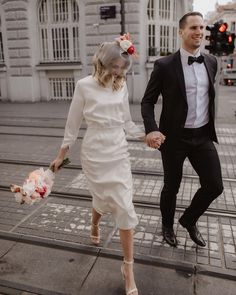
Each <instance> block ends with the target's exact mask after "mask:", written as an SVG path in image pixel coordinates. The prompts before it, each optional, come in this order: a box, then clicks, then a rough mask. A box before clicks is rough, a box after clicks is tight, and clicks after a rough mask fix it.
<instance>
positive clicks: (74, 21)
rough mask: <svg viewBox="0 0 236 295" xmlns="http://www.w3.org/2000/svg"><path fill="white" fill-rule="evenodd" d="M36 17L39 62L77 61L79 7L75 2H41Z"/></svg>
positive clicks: (44, 0)
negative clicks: (39, 52)
mask: <svg viewBox="0 0 236 295" xmlns="http://www.w3.org/2000/svg"><path fill="white" fill-rule="evenodd" d="M38 17H39V32H40V47H41V61H43V62H68V61H78V60H79V25H78V22H79V7H78V5H77V2H76V0H50V1H49V0H42V1H41V3H40V6H39V15H38Z"/></svg>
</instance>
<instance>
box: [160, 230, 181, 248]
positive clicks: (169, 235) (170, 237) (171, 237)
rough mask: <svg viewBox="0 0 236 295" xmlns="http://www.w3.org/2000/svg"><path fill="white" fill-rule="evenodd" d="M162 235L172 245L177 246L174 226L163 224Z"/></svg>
mask: <svg viewBox="0 0 236 295" xmlns="http://www.w3.org/2000/svg"><path fill="white" fill-rule="evenodd" d="M162 235H163V238H164V240H165V241H166V243H167V244H169V245H170V246H172V247H176V246H177V244H178V242H177V239H176V235H175V233H174V230H173V228H172V227H166V226H164V225H162Z"/></svg>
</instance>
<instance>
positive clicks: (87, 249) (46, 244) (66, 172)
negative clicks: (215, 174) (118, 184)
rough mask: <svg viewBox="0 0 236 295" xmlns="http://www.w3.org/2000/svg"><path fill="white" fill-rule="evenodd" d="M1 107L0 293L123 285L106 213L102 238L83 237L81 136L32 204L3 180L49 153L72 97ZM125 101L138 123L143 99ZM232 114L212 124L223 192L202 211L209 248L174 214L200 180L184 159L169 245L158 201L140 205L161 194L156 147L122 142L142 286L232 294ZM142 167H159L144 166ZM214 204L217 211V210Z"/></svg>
mask: <svg viewBox="0 0 236 295" xmlns="http://www.w3.org/2000/svg"><path fill="white" fill-rule="evenodd" d="M0 106H1V107H0V115H1V116H0V142H1V143H0V151H1V153H0V170H1V179H0V187H1V188H2V190H1V191H0V200H1V203H0V294H14V295H15V294H21V295H23V294H24V295H26V294H42V295H44V294H50V295H54V294H55V295H56V294H64V295H74V294H76V295H78V294H79V295H85V294H88V295H90V294H91V295H92V294H94V295H95V294H96V295H108V294H109V295H111V294H114V295H116V294H117V295H118V294H125V293H124V285H123V281H122V277H121V273H120V265H121V261H122V257H121V254H122V253H121V249H120V244H119V239H118V232H117V229H116V228H115V227H114V223H113V221H112V219H111V217H110V216H105V217H104V219H103V222H102V224H101V234H102V241H101V247H94V246H91V244H90V240H89V230H90V208H91V197H90V195H89V192H88V188H87V185H86V183H85V181H84V176H83V173H82V172H81V170H79V165H80V162H79V160H78V155H77V153H78V149H79V148H80V143H81V139H79V140H78V145H77V146H75V147H74V148H73V149H72V151H71V155H70V158H71V160H72V163H73V165H74V166H75V167H74V168H73V165H71V167H67V168H66V169H63V170H62V171H61V172H60V174H58V177H57V179H56V182H55V186H54V188H53V193H52V195H51V196H50V197H48V198H47V199H45V200H43V201H41V202H40V203H38V204H35V205H34V206H21V205H19V204H17V203H16V202H15V200H14V198H13V196H12V194H11V193H10V192H9V190H8V189H7V185H8V184H9V183H12V182H15V183H19V184H20V183H22V181H23V179H24V178H25V176H26V175H27V173H28V172H29V171H31V170H33V169H35V166H34V165H33V163H35V165H37V163H45V165H46V163H49V162H50V160H51V159H52V157H53V155H54V154H55V151H56V149H57V147H58V145H59V144H60V141H61V137H62V135H63V128H64V124H65V119H66V115H67V112H68V108H69V103H68V102H59V103H58V102H50V103H36V104H7V103H3V104H2V103H1V104H0ZM130 108H131V113H132V117H133V119H134V121H139V122H141V118H140V106H139V105H131V106H130ZM232 121H233V119H232V118H229V120H227V118H226V119H225V121H224V122H223V123H222V120H221V121H220V122H219V123H218V124H217V128H218V133H219V138H220V141H221V145H220V146H219V147H218V149H219V154H220V157H221V160H222V164H223V165H222V170H223V175H224V178H225V181H224V185H225V193H224V195H222V196H221V197H220V198H219V199H218V200H217V201H216V202H214V204H212V206H211V208H210V210H209V212H207V213H206V214H204V216H203V217H202V218H201V220H200V223H199V227H200V230H201V232H202V233H203V235H204V237H206V239H207V241H208V244H207V247H206V248H198V247H195V245H194V244H193V242H192V241H191V240H190V239H189V237H188V235H187V233H186V231H185V230H184V229H183V228H181V226H180V225H179V224H178V222H177V220H178V217H179V215H180V214H181V212H182V210H183V208H184V206H185V205H186V204H188V202H189V198H190V197H191V196H192V194H193V193H194V191H195V189H196V187H197V185H198V184H197V181H196V179H195V178H194V177H195V175H194V172H193V171H192V169H191V166H190V165H189V163H186V164H185V167H184V174H185V175H186V176H187V177H186V178H185V179H184V180H183V184H182V186H181V189H180V193H179V196H178V202H179V203H178V205H179V209H178V210H177V213H176V222H175V226H174V227H175V230H176V233H177V236H178V240H179V246H178V248H172V247H169V246H168V245H167V244H165V243H163V241H162V237H161V234H160V231H161V222H160V210H159V208H158V206H153V207H148V206H143V205H142V204H141V203H142V201H148V202H150V204H158V203H159V197H160V190H161V185H162V181H163V177H162V175H161V173H162V170H161V164H160V163H161V162H160V156H159V154H156V152H155V154H154V152H153V151H150V150H149V149H147V148H145V147H144V146H143V145H141V144H139V143H136V142H130V143H129V150H130V154H131V163H132V169H133V171H134V191H135V192H134V194H135V195H134V201H135V206H136V210H137V213H138V217H139V225H138V227H137V229H136V234H135V262H136V263H135V275H136V282H137V286H138V288H139V295H179V294H181V295H182V294H183V295H185V294H186V295H206V294H214V295H218V294H219V295H220V294H224V295H233V294H235V288H236V255H235V254H236V246H235V245H236V214H235V213H236V207H235V204H236V199H235V198H236V197H235V192H236V182H234V181H233V179H235V173H236V169H235V167H236V148H235V142H234V141H235V134H236V124H233V123H232ZM4 124H5V125H4ZM21 125H22V127H21ZM23 125H24V126H25V127H23ZM11 126H12V127H11ZM26 126H28V127H26ZM32 126H39V127H37V128H36V127H34V128H32ZM47 126H50V128H46V127H47ZM33 132H34V133H33ZM22 133H23V134H24V135H22ZM27 133H28V134H35V136H33V135H31V136H27V135H26V134H27ZM17 134H18V135H17ZM45 135H47V136H48V137H45ZM45 138H46V139H45ZM9 160H12V161H13V160H14V161H15V160H17V161H22V162H24V163H25V164H24V165H19V164H17V163H13V162H12V163H10V162H9ZM4 161H5V162H4ZM27 162H32V163H31V164H30V165H27ZM32 165H33V166H32ZM135 171H136V172H135ZM140 171H146V172H157V173H159V174H158V175H154V174H153V175H145V174H143V175H141V174H139V173H138V172H140ZM219 210H221V212H223V213H221V214H220V215H217V214H218V213H217V212H218V211H219Z"/></svg>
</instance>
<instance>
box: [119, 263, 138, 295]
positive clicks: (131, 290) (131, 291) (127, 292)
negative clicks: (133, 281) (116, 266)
mask: <svg viewBox="0 0 236 295" xmlns="http://www.w3.org/2000/svg"><path fill="white" fill-rule="evenodd" d="M123 262H124V264H122V265H121V268H120V270H121V274H122V277H123V280H124V281H125V272H124V265H125V264H128V265H132V264H133V263H134V261H126V260H124V261H123ZM133 292H138V289H137V287H135V288H132V289H129V290H126V289H125V293H126V295H130V294H132V293H133Z"/></svg>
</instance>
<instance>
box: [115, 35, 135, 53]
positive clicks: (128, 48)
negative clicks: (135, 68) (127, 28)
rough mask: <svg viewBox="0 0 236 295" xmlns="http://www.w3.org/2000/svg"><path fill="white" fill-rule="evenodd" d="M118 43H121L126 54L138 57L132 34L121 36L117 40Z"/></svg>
mask: <svg viewBox="0 0 236 295" xmlns="http://www.w3.org/2000/svg"><path fill="white" fill-rule="evenodd" d="M116 41H117V42H118V43H119V45H120V48H121V49H122V50H123V51H124V52H127V53H128V54H130V55H134V56H137V52H136V49H135V47H134V45H133V43H132V39H131V36H130V33H127V34H124V35H122V36H120V37H119V38H116Z"/></svg>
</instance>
